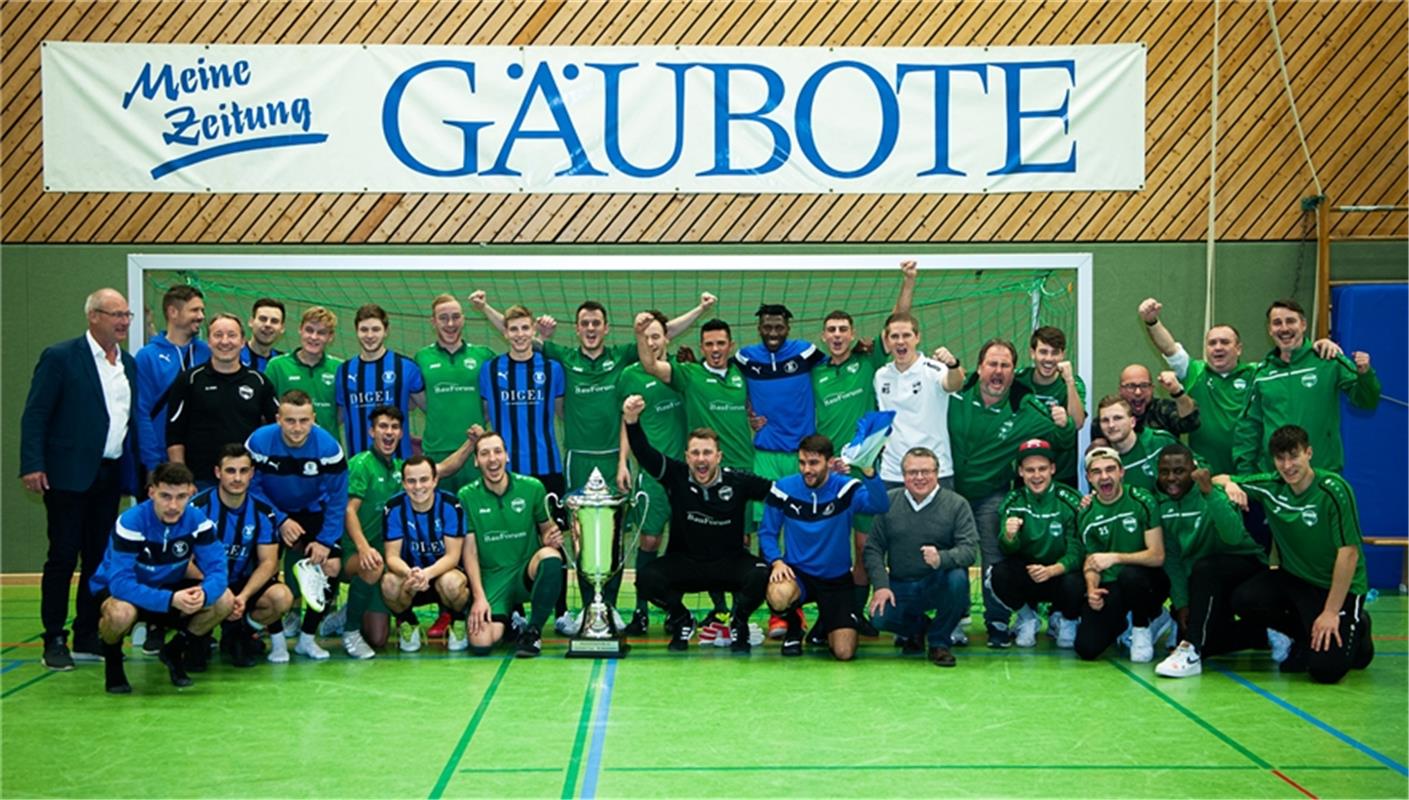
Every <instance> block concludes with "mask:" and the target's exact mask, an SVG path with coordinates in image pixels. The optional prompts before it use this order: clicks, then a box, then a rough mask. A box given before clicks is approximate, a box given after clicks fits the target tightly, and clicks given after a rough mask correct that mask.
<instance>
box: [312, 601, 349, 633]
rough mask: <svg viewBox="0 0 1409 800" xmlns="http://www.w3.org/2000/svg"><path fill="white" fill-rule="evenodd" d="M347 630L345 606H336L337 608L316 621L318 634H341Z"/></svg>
mask: <svg viewBox="0 0 1409 800" xmlns="http://www.w3.org/2000/svg"><path fill="white" fill-rule="evenodd" d="M346 632H347V606H345V605H342V606H338V610H337V611H334V612H333V613H331V614H329V615H328V616H326V617H324V618H323V621H322V622H320V623H318V635H319V636H342V635H343V634H344V633H346Z"/></svg>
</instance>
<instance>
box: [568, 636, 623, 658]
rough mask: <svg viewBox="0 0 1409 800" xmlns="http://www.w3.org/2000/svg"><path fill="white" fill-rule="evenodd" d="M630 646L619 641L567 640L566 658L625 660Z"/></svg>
mask: <svg viewBox="0 0 1409 800" xmlns="http://www.w3.org/2000/svg"><path fill="white" fill-rule="evenodd" d="M630 650H631V645H629V644H627V643H626V642H625V641H623V640H621V639H569V640H568V652H567V657H568V658H625V657H626V654H627V652H628V651H630Z"/></svg>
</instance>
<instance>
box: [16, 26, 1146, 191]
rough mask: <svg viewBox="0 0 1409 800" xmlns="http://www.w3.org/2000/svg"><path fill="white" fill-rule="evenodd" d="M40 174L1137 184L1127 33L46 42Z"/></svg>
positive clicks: (246, 183)
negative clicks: (788, 42) (663, 41)
mask: <svg viewBox="0 0 1409 800" xmlns="http://www.w3.org/2000/svg"><path fill="white" fill-rule="evenodd" d="M42 52H43V65H42V69H43V90H44V95H43V102H44V185H45V188H46V189H48V190H50V191H102V192H109V191H130V192H723V193H746V194H754V193H773V192H777V193H827V192H853V193H855V192H869V193H918V192H929V193H933V192H1029V191H1092V190H1135V189H1140V188H1142V187H1143V185H1144V177H1145V48H1144V46H1143V45H1141V44H1122V45H1081V46H1075V45H1073V46H1069V47H983V48H972V47H971V48H877V47H862V48H822V47H803V48H792V47H790V48H774V47H526V48H520V47H470V46H463V47H439V46H434V47H433V46H400V45H384V46H365V47H364V46H361V45H289V46H285V45H161V44H106V43H87V42H83V43H79V42H45V43H44V45H43V48H42Z"/></svg>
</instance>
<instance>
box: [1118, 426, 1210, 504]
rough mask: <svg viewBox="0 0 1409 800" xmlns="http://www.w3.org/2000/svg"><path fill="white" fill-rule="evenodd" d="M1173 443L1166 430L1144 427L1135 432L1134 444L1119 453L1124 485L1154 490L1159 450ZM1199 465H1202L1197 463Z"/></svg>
mask: <svg viewBox="0 0 1409 800" xmlns="http://www.w3.org/2000/svg"><path fill="white" fill-rule="evenodd" d="M1174 443H1175V438H1174V437H1173V436H1171V435H1170V434H1169V433H1168V432H1167V431H1162V430H1157V429H1155V428H1146V429H1144V430H1143V431H1139V432H1138V433H1136V434H1135V446H1134V447H1132V448H1130V449H1129V450H1127V451H1125V452H1124V453H1121V454H1120V465H1121V466H1122V467H1124V468H1125V485H1126V486H1138V487H1140V488H1141V489H1144V490H1145V491H1147V492H1153V491H1154V490H1155V478H1156V476H1157V475H1158V474H1159V454H1160V451H1161V450H1163V449H1164V448H1166V447H1168V446H1169V445H1171V444H1174ZM1199 466H1203V464H1202V463H1199Z"/></svg>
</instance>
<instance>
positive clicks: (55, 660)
mask: <svg viewBox="0 0 1409 800" xmlns="http://www.w3.org/2000/svg"><path fill="white" fill-rule="evenodd" d="M40 660H41V661H43V662H44V666H46V667H48V668H49V669H52V670H54V671H55V672H69V671H70V670H72V669H73V656H71V655H69V651H68V641H67V639H65V638H64V637H63V636H55V637H54V638H52V639H50V640H49V641H47V642H45V643H44V656H43V658H41V659H40Z"/></svg>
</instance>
